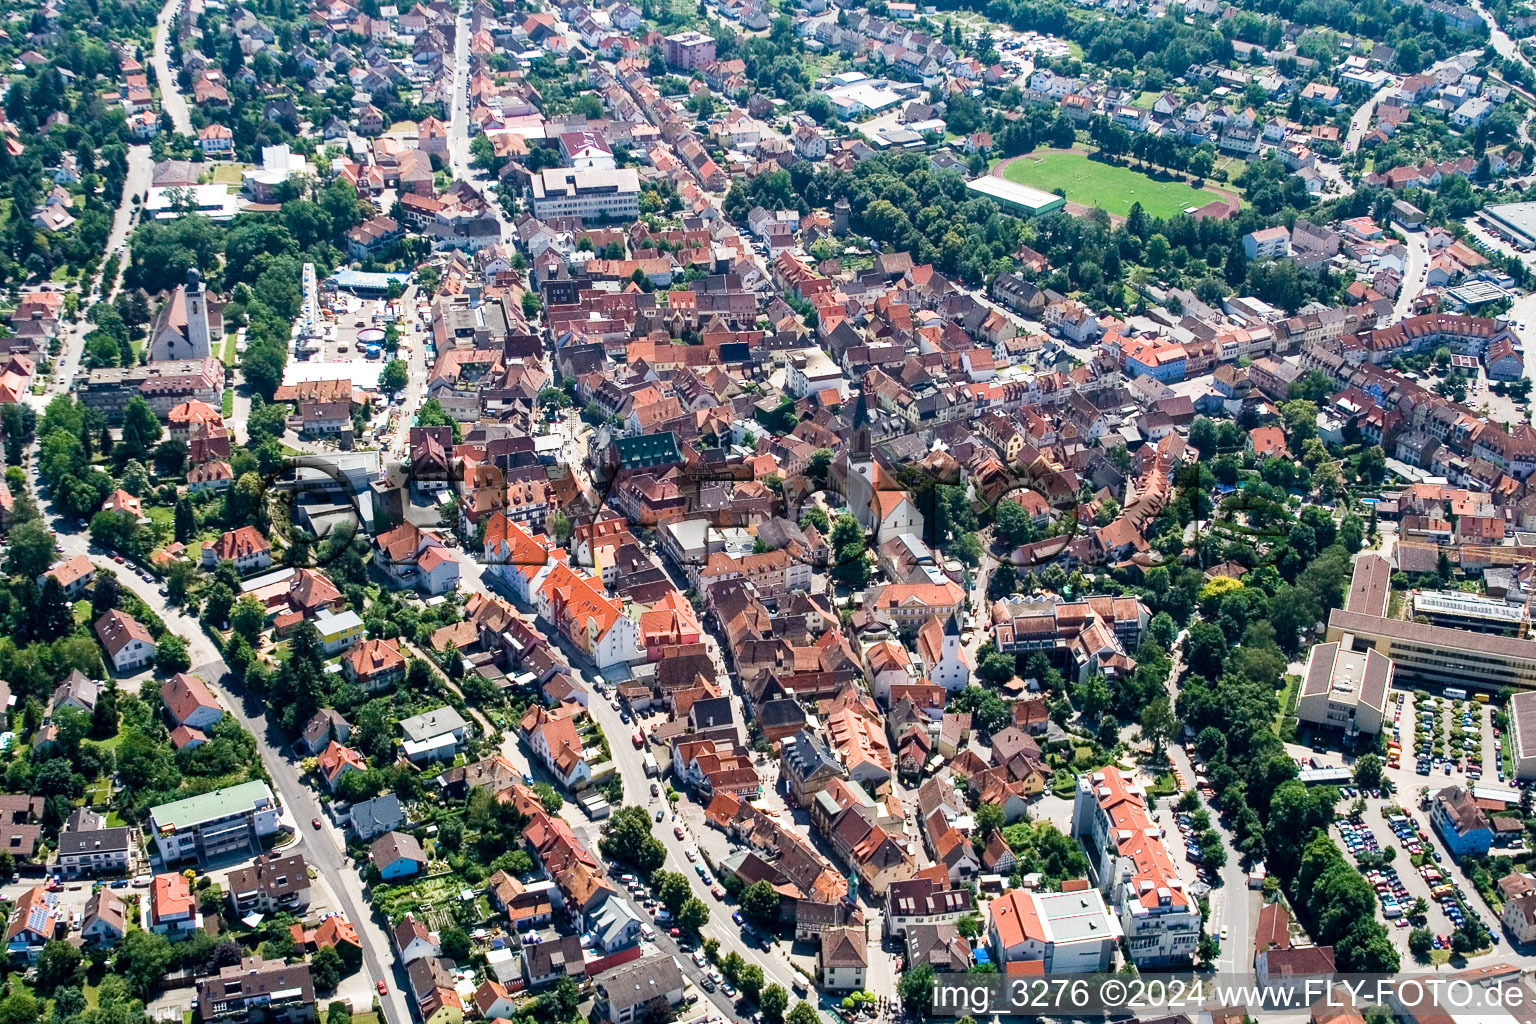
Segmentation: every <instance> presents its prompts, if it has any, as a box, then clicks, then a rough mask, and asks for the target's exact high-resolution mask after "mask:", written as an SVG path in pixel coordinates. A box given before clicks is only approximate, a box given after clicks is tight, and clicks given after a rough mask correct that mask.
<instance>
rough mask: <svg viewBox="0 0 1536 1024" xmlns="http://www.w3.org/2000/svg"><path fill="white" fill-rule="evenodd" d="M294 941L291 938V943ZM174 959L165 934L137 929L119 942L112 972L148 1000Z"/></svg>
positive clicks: (136, 995) (135, 992)
mask: <svg viewBox="0 0 1536 1024" xmlns="http://www.w3.org/2000/svg"><path fill="white" fill-rule="evenodd" d="M285 934H286V933H285ZM292 941H293V940H292V939H291V938H290V939H289V942H290V944H291V943H292ZM175 959H176V952H175V950H173V949H172V948H171V943H170V940H168V939H167V938H166V937H165V936H164V935H158V934H156V933H155V932H150V931H144V930H143V929H135V930H131V931H129V932H128V934H127V935H125V936H123V940H122V941H121V942H119V943H118V945H117V960H116V964H115V967H114V971H113V973H115V974H119V975H121V976H122V977H123V978H124V979H125V980H126V981H127V982H128V991H129V992H131V993H133V995H134V996H135V997H136V998H138V999H148V998H149V994H150V993H151V992H153V991H154V990H155V987H156V986H157V985H159V984H160V982H162V981H164V980H165V973H166V971H167V970H169V969H170V966H171V963H172V961H174V960H175Z"/></svg>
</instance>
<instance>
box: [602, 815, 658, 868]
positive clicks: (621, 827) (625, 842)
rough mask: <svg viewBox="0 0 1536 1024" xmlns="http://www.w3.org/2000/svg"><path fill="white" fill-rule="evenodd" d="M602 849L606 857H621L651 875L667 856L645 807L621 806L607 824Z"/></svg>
mask: <svg viewBox="0 0 1536 1024" xmlns="http://www.w3.org/2000/svg"><path fill="white" fill-rule="evenodd" d="M598 849H599V851H600V852H601V853H602V855H603V856H604V857H607V858H608V859H610V860H616V861H620V862H622V863H625V864H629V865H631V866H633V867H634V868H636V869H638V870H639V872H640V873H641V874H642V875H646V876H649V875H650V873H651V872H653V871H655V870H656V869H657V868H659V867H661V865H662V864H663V863H664V862H665V861H666V859H667V851H666V848H665V847H663V846H662V845H661V841H660V840H659V839H657V838H656V837H655V836H653V835H651V816H650V814H649V813H648V812H647V811H646V809H645V808H644V807H621V808H619V809H618V810H617V811H615V812H614V813H613V814H612V816H610V817H609V819H608V822H607V824H605V825H604V826H603V836H602V838H601V839H600V840H599V841H598Z"/></svg>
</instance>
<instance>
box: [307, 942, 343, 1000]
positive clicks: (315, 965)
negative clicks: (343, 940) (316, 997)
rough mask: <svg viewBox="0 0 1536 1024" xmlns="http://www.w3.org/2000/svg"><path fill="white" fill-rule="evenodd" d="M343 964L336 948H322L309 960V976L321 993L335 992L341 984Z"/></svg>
mask: <svg viewBox="0 0 1536 1024" xmlns="http://www.w3.org/2000/svg"><path fill="white" fill-rule="evenodd" d="M342 967H343V964H342V962H341V954H340V953H338V952H336V947H334V946H321V947H320V948H319V949H317V950H315V954H314V956H312V957H310V958H309V976H310V978H311V979H312V980H313V981H314V983H315V988H316V989H318V990H320V991H321V992H334V991H336V986H337V985H340V984H341V972H342Z"/></svg>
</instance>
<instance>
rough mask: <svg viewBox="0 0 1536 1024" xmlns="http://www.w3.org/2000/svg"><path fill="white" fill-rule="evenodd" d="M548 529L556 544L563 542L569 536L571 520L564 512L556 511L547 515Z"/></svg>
mask: <svg viewBox="0 0 1536 1024" xmlns="http://www.w3.org/2000/svg"><path fill="white" fill-rule="evenodd" d="M549 531H550V534H551V535H552V536H553V537H554V538H555V543H556V544H564V543H565V542H566V541H567V540H569V539H570V537H571V521H570V519H569V518H568V517H567V516H566V514H565V513H564V512H560V511H556V512H555V514H554V515H552V516H550V517H549Z"/></svg>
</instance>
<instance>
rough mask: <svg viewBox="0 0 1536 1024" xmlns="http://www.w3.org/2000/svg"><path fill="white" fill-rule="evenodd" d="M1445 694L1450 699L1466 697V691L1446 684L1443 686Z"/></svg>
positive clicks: (1464, 698) (1463, 698)
mask: <svg viewBox="0 0 1536 1024" xmlns="http://www.w3.org/2000/svg"><path fill="white" fill-rule="evenodd" d="M1445 695H1446V696H1447V697H1449V698H1450V699H1451V700H1466V699H1467V691H1466V690H1463V689H1462V688H1461V687H1459V686H1447V687H1446V688H1445Z"/></svg>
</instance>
